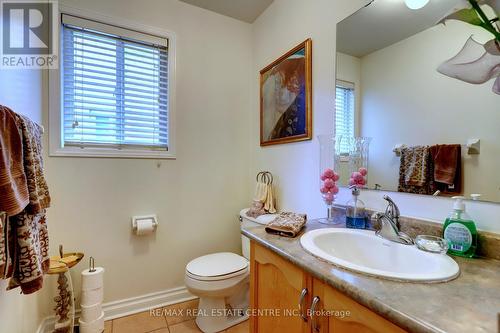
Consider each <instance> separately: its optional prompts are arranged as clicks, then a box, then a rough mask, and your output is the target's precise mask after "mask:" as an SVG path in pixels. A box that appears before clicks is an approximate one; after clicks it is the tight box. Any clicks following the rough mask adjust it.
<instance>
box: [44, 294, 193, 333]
mask: <svg viewBox="0 0 500 333" xmlns="http://www.w3.org/2000/svg"><path fill="white" fill-rule="evenodd" d="M196 298H197V297H196V296H193V295H192V294H190V293H189V292H188V290H187V289H186V287H178V288H173V289H168V290H164V291H159V292H155V293H151V294H146V295H142V296H138V297H132V298H127V299H123V300H119V301H114V302H109V303H104V304H103V305H102V309H103V311H104V320H111V319H115V318H119V317H124V316H128V315H131V314H135V313H139V312H143V311H148V310H150V309H156V308H159V307H162V306H167V305H171V304H176V303H181V302H185V301H189V300H192V299H196ZM79 317H80V310H77V311H76V313H75V323H77V322H78V318H79ZM54 321H55V317H54V316H51V317H47V318H45V319H44V320H43V321H42V323H41V324H40V326H38V330H37V332H36V333H49V332H52V331H53V329H54Z"/></svg>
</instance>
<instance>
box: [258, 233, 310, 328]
mask: <svg viewBox="0 0 500 333" xmlns="http://www.w3.org/2000/svg"><path fill="white" fill-rule="evenodd" d="M250 265H251V266H250V278H251V280H250V308H251V317H250V332H253V333H307V332H309V331H310V328H309V326H308V320H304V319H303V318H302V317H301V315H300V314H301V312H300V310H299V299H300V298H301V293H302V292H303V290H304V289H306V288H308V287H309V288H308V290H311V288H310V284H311V279H310V278H309V276H308V275H307V274H306V273H305V272H303V271H302V270H301V269H300V268H298V267H297V266H295V265H293V264H292V263H290V262H289V261H287V260H285V259H283V258H282V257H280V256H278V255H276V254H274V253H273V252H272V251H270V250H268V249H266V248H264V247H262V246H261V245H259V244H257V243H255V242H253V241H252V242H251V244H250ZM308 284H309V286H308ZM309 300H310V297H309V294H307V295H306V296H305V297H304V301H303V303H302V304H303V306H302V307H303V313H304V314H307V312H306V311H307V309H308V307H309V304H310V303H309ZM306 318H307V317H306Z"/></svg>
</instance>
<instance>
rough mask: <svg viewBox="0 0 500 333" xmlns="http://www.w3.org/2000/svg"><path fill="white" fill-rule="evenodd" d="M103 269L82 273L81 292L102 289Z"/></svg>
mask: <svg viewBox="0 0 500 333" xmlns="http://www.w3.org/2000/svg"><path fill="white" fill-rule="evenodd" d="M103 278H104V268H102V267H96V268H95V270H94V271H93V272H91V271H90V270H88V269H86V270H84V271H83V272H82V290H90V289H97V288H102V287H103V283H104V280H103Z"/></svg>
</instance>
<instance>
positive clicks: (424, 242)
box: [415, 235, 448, 254]
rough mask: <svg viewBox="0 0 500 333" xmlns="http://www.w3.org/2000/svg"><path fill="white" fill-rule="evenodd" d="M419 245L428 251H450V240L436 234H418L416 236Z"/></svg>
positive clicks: (440, 252) (441, 252) (421, 248)
mask: <svg viewBox="0 0 500 333" xmlns="http://www.w3.org/2000/svg"><path fill="white" fill-rule="evenodd" d="M415 244H416V245H417V247H418V248H419V249H420V250H422V251H426V252H431V253H439V254H445V253H446V252H448V242H447V241H446V240H445V239H443V238H441V237H436V236H430V235H418V236H417V237H416V238H415Z"/></svg>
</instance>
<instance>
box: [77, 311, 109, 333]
mask: <svg viewBox="0 0 500 333" xmlns="http://www.w3.org/2000/svg"><path fill="white" fill-rule="evenodd" d="M78 323H79V324H80V333H101V332H102V331H103V330H104V312H101V315H100V316H99V318H97V319H96V320H94V321H91V322H86V321H83V320H82V318H80V319H78Z"/></svg>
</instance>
